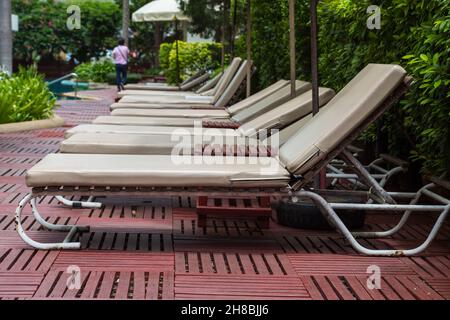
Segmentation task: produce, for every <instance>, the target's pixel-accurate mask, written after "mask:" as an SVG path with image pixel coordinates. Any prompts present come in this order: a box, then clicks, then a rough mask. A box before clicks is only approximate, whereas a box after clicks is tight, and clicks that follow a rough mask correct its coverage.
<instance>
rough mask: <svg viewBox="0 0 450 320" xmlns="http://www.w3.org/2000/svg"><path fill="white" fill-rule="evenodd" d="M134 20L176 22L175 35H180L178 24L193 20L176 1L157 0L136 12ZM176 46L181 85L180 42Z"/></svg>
mask: <svg viewBox="0 0 450 320" xmlns="http://www.w3.org/2000/svg"><path fill="white" fill-rule="evenodd" d="M132 20H133V21H134V22H162V21H174V22H175V33H176V34H178V22H179V21H190V20H191V19H190V18H189V17H188V16H186V15H185V14H184V13H183V11H182V10H181V9H180V5H179V4H178V2H177V1H176V0H155V1H152V2H150V3H147V4H146V5H145V6H143V7H142V8H140V9H139V10H137V11H136V12H134V13H133V16H132ZM175 44H176V45H175V46H176V52H177V84H179V83H180V60H179V56H178V54H179V52H178V41H175Z"/></svg>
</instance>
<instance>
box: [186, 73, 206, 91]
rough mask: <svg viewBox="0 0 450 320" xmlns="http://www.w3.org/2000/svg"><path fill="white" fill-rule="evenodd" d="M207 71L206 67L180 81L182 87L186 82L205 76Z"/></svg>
mask: <svg viewBox="0 0 450 320" xmlns="http://www.w3.org/2000/svg"><path fill="white" fill-rule="evenodd" d="M205 73H206V70H204V69H203V70H199V71H198V72H196V73H195V74H194V75H193V76H190V77H189V78H187V79H186V80H184V81H183V82H182V83H180V87H182V86H184V85H185V84H188V83H189V82H192V81H194V80H196V79H197V78H199V77H201V76H203V75H204V74H205Z"/></svg>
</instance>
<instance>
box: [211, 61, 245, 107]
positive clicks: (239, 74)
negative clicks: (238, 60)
mask: <svg viewBox="0 0 450 320" xmlns="http://www.w3.org/2000/svg"><path fill="white" fill-rule="evenodd" d="M252 64H253V63H252V61H248V60H244V62H243V63H242V64H241V66H240V67H239V69H238V71H236V74H235V75H234V77H233V79H232V80H231V81H230V83H229V84H228V86H227V87H226V88H225V90H224V92H223V94H222V95H221V96H220V97H219V96H214V99H213V104H214V106H215V107H217V108H224V107H225V106H227V105H228V103H230V100H231V99H232V98H233V96H234V95H235V94H236V92H237V90H238V89H239V87H240V86H241V84H242V82H244V80H245V78H246V77H247V69H248V67H249V66H250V68H251V66H252Z"/></svg>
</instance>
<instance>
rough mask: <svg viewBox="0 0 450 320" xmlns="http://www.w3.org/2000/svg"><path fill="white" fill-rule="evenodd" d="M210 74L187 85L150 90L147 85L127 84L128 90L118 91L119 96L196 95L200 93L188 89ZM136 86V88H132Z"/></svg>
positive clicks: (206, 78) (203, 80)
mask: <svg viewBox="0 0 450 320" xmlns="http://www.w3.org/2000/svg"><path fill="white" fill-rule="evenodd" d="M208 78H209V74H207V73H206V74H204V75H202V76H200V77H198V78H196V79H194V80H192V81H190V82H189V83H187V84H186V85H181V86H180V87H175V86H159V87H158V86H156V87H153V88H152V89H150V90H145V89H144V88H145V85H144V86H143V85H136V86H131V85H130V86H127V87H126V90H123V91H120V92H118V93H117V96H118V97H119V98H122V97H125V96H195V95H198V93H195V92H192V91H188V90H190V89H192V88H194V87H195V86H197V85H199V84H201V83H203V82H205V81H206V80H208ZM131 88H135V89H131Z"/></svg>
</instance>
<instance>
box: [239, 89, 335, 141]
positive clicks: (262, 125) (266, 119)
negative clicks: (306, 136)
mask: <svg viewBox="0 0 450 320" xmlns="http://www.w3.org/2000/svg"><path fill="white" fill-rule="evenodd" d="M333 96H334V91H333V90H331V89H327V88H320V90H319V101H320V105H324V104H325V103H327V102H328V101H329V100H330V99H331V98H332V97H333ZM311 112H312V91H311V90H310V91H308V92H305V93H303V94H301V95H299V96H298V97H296V98H294V99H292V100H290V101H288V102H286V103H284V104H283V105H281V106H279V107H277V108H275V109H272V110H270V111H268V112H266V113H265V114H263V115H260V116H259V117H257V118H255V119H253V120H250V121H248V122H246V123H245V124H243V125H241V126H240V127H239V128H238V129H237V131H238V132H240V133H241V135H243V136H249V137H251V136H254V135H255V134H257V133H258V131H260V130H271V129H278V130H279V129H283V128H284V127H286V126H288V125H290V124H292V123H293V122H295V121H297V120H299V119H301V118H303V117H304V116H306V115H308V114H309V113H311Z"/></svg>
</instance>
